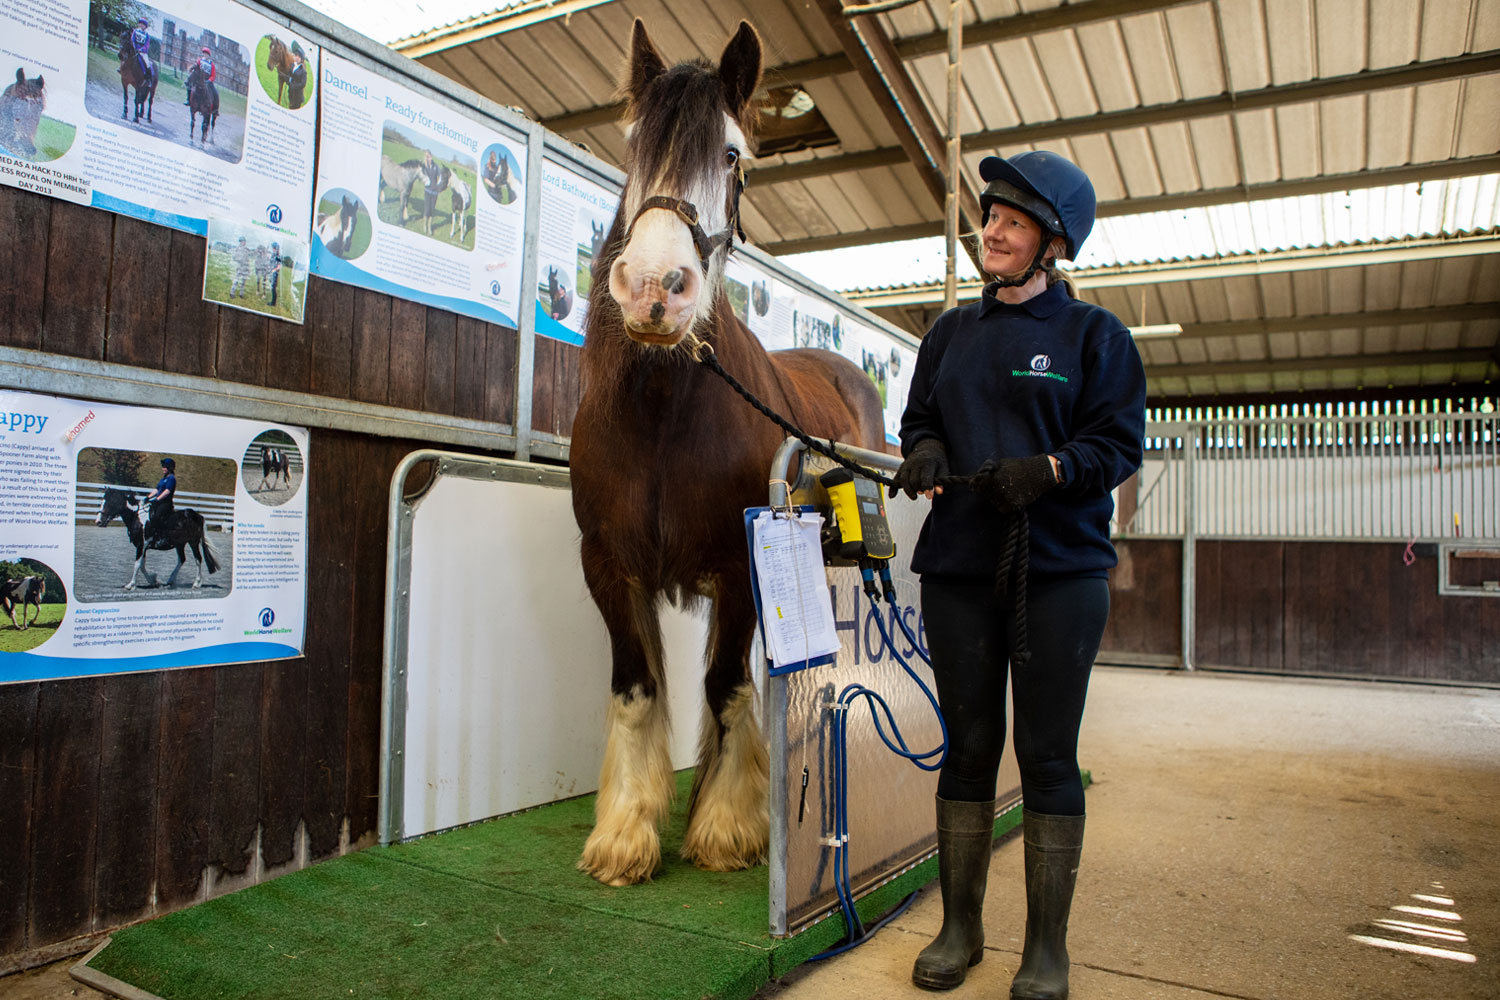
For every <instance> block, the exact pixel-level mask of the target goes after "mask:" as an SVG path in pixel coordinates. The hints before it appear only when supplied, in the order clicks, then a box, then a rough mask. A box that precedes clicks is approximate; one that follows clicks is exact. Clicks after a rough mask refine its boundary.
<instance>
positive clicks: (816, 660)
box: [745, 505, 838, 677]
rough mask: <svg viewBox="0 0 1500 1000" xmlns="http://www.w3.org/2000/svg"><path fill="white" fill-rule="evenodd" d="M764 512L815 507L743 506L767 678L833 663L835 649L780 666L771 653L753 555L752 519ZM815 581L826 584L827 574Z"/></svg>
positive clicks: (814, 510)
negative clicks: (744, 507) (831, 651)
mask: <svg viewBox="0 0 1500 1000" xmlns="http://www.w3.org/2000/svg"><path fill="white" fill-rule="evenodd" d="M765 513H770V514H772V515H773V516H775V515H785V514H788V513H797V514H816V513H818V510H817V508H816V507H813V506H811V505H804V506H799V507H747V508H746V509H745V546H746V548H747V550H748V551H749V554H750V593H751V595H752V596H753V597H754V599H755V624H756V627H757V628H758V629H759V630H760V641H761V648H762V649H764V650H765V651H766V674H767V676H769V677H782V676H784V675H786V674H792V673H796V672H797V671H799V670H807V669H808V668H810V667H822V666H828V665H829V664H832V663H834V662H836V660H837V658H838V654H837V653H836V652H833V653H825V654H821V655H817V656H812V657H809V658H808V659H805V660H799V661H797V662H794V663H786V664H782V665H781V666H777V665H776V662H775V660H774V659H773V657H772V656H771V637H770V636H769V635H767V634H766V625H765V623H766V618H765V608H764V607H763V606H762V602H761V580H760V575H759V572H758V570H757V569H756V558H755V522H756V520H757V519H758V518H759V517H760V516H761V515H762V514H765ZM818 582H819V584H820V585H823V586H825V587H826V577H825V578H823V579H822V580H819V581H818Z"/></svg>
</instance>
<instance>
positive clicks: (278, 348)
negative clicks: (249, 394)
mask: <svg viewBox="0 0 1500 1000" xmlns="http://www.w3.org/2000/svg"><path fill="white" fill-rule="evenodd" d="M303 318H304V319H306V316H305V315H304V317H303ZM312 365H313V361H312V329H311V328H310V327H308V325H307V324H306V323H291V322H288V321H287V320H284V319H272V320H270V323H269V326H268V327H267V330H266V385H268V386H270V387H271V388H272V389H287V390H289V391H291V392H309V391H311V389H312Z"/></svg>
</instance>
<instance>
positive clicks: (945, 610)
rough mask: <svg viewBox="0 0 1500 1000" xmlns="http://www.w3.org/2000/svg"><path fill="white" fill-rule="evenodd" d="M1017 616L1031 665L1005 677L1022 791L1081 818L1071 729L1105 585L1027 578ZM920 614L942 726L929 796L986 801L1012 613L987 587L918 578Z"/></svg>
mask: <svg viewBox="0 0 1500 1000" xmlns="http://www.w3.org/2000/svg"><path fill="white" fill-rule="evenodd" d="M1026 613H1027V621H1028V623H1029V624H1028V629H1027V633H1028V637H1029V644H1030V647H1031V662H1030V663H1029V664H1028V665H1026V666H1025V667H1024V668H1021V669H1019V670H1016V671H1014V673H1015V676H1014V677H1013V678H1012V682H1011V696H1012V705H1013V710H1014V716H1015V727H1016V732H1015V746H1016V761H1017V764H1018V765H1019V767H1020V769H1021V794H1022V796H1023V797H1024V798H1025V802H1026V808H1027V809H1030V810H1033V811H1034V812H1039V813H1046V814H1049V815H1053V816H1081V815H1083V782H1082V781H1081V780H1080V778H1079V776H1078V729H1079V726H1080V725H1081V724H1082V722H1083V704H1084V699H1085V698H1086V697H1087V696H1088V686H1089V671H1090V669H1091V668H1092V667H1093V663H1094V657H1095V656H1096V655H1097V654H1098V652H1099V641H1100V639H1102V638H1103V636H1104V623H1105V620H1106V619H1107V618H1108V617H1109V585H1108V583H1107V581H1105V580H1102V579H1098V578H1094V577H1083V578H1079V577H1066V578H1063V579H1057V580H1049V581H1036V580H1033V581H1032V583H1031V588H1030V591H1029V594H1028V599H1027V604H1026ZM922 617H923V620H924V623H925V626H926V631H927V645H928V648H929V650H930V652H931V654H932V665H933V673H934V676H935V678H936V681H937V694H938V702H939V704H940V705H941V706H942V710H943V719H944V721H945V722H946V723H947V726H948V756H947V758H946V759H945V760H944V762H943V769H942V771H941V772H940V774H939V776H938V792H937V793H938V795H939V796H940V797H941V798H945V799H951V800H957V801H961V802H987V801H989V800H990V799H993V798H994V797H995V779H996V774H997V772H998V771H999V769H1000V756H1001V754H1002V752H1003V751H1004V749H1005V682H1006V674H1007V672H1008V671H1007V650H1008V649H1009V648H1010V635H1011V631H1012V629H1013V628H1014V615H1013V613H1012V612H1011V609H1010V607H1009V602H1008V601H1007V602H1006V603H1004V604H1002V603H1000V601H999V600H998V599H997V598H996V597H995V588H994V583H993V581H990V580H976V581H972V582H969V581H955V580H935V579H931V580H923V581H922Z"/></svg>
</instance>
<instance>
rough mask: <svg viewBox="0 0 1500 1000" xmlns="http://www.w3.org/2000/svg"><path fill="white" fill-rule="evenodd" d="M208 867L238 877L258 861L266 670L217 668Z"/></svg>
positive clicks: (244, 666) (260, 667)
mask: <svg viewBox="0 0 1500 1000" xmlns="http://www.w3.org/2000/svg"><path fill="white" fill-rule="evenodd" d="M213 670H214V699H213V720H214V736H213V772H212V777H211V779H210V781H209V795H210V802H211V806H210V810H209V825H208V851H207V855H208V863H209V864H210V865H214V866H217V867H219V868H221V869H223V870H224V871H226V872H229V873H231V874H235V875H239V874H242V873H243V872H245V871H246V870H247V869H248V868H249V867H250V865H251V863H252V862H253V861H254V855H253V853H252V852H253V851H254V847H255V835H256V830H257V827H258V825H259V824H258V822H257V818H258V817H259V815H260V808H259V807H260V801H259V800H260V751H261V739H260V713H261V691H262V690H263V688H264V682H263V678H264V674H265V665H264V664H262V663H230V664H225V665H223V666H219V667H214V668H213Z"/></svg>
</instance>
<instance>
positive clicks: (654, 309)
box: [651, 302, 667, 323]
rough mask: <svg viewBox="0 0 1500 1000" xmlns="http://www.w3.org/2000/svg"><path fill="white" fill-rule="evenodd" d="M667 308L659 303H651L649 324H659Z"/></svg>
mask: <svg viewBox="0 0 1500 1000" xmlns="http://www.w3.org/2000/svg"><path fill="white" fill-rule="evenodd" d="M666 312H667V307H666V306H664V305H662V304H661V303H660V302H653V303H651V322H653V323H660V322H661V318H662V316H664V315H666Z"/></svg>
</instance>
